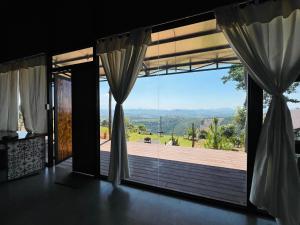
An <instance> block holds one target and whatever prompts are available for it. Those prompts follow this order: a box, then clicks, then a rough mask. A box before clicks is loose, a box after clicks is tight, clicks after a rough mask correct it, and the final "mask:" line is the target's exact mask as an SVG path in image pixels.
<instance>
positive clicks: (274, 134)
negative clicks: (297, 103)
mask: <svg viewBox="0 0 300 225" xmlns="http://www.w3.org/2000/svg"><path fill="white" fill-rule="evenodd" d="M299 8H300V1H298V0H295V1H291V0H278V1H268V2H266V3H263V4H260V5H249V6H246V7H244V8H243V9H241V8H239V7H238V6H230V7H225V8H220V9H217V10H216V18H217V23H218V26H219V27H220V28H221V29H222V31H223V33H224V35H225V37H226V38H227V40H228V42H229V43H230V45H231V47H232V48H233V50H234V51H235V53H236V54H237V55H238V57H239V58H240V60H241V61H242V63H243V64H244V65H245V66H246V68H247V70H248V71H249V73H250V76H251V77H252V78H253V79H254V80H255V81H256V83H257V84H258V85H260V87H261V88H263V89H264V90H265V91H267V92H268V93H269V94H271V95H272V101H271V104H270V107H269V109H268V112H267V114H266V117H265V120H264V124H263V128H262V131H261V135H260V139H259V143H258V147H257V150H256V158H255V166H254V173H253V181H252V187H251V195H250V201H251V202H252V203H253V204H254V205H256V206H257V207H258V208H261V209H265V210H267V211H268V212H269V214H271V215H272V216H274V217H275V218H276V220H277V222H278V224H282V225H299V224H300V177H299V172H298V170H297V167H296V161H295V142H294V135H293V126H292V120H291V115H290V111H289V109H288V106H287V103H286V99H285V97H284V96H283V92H284V91H285V90H286V89H287V88H288V87H289V86H290V85H291V84H292V83H293V82H294V81H295V80H296V78H297V77H298V76H299V75H300V10H299ZM249 141H251V140H249Z"/></svg>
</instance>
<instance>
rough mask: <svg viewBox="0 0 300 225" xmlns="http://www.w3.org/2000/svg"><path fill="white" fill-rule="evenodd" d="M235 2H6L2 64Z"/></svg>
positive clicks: (3, 4) (2, 16)
mask: <svg viewBox="0 0 300 225" xmlns="http://www.w3.org/2000/svg"><path fill="white" fill-rule="evenodd" d="M234 2H241V1H240V0H210V1H205V2H204V1H198V2H197V3H196V2H195V1H188V0H187V1H185V2H184V4H183V3H182V2H181V3H178V2H176V1H170V2H169V3H168V4H161V2H154V1H152V2H146V1H145V2H141V1H140V2H137V3H136V1H132V2H129V1H118V2H116V1H101V0H98V1H92V0H85V1H57V2H56V1H16V0H10V1H5V0H4V1H1V14H0V21H1V27H0V29H1V31H2V32H1V36H2V37H1V39H2V40H1V42H0V62H4V61H8V60H11V59H16V58H20V57H25V56H29V55H33V54H37V53H40V52H52V53H59V52H63V51H68V50H71V49H80V48H84V47H87V46H89V45H91V44H93V41H94V40H96V39H97V38H100V37H105V36H108V35H111V34H116V33H122V32H126V31H129V30H131V29H134V28H137V27H142V26H150V25H153V24H161V23H165V22H168V21H172V20H176V19H180V18H184V17H187V16H191V15H195V14H198V13H201V12H206V11H209V10H212V9H214V8H216V7H219V6H222V5H227V4H231V3H234ZM116 18H117V19H116ZM203 18H204V19H205V15H204V16H203ZM206 19H207V18H206ZM178 32H179V31H178Z"/></svg>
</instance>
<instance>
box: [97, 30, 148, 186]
mask: <svg viewBox="0 0 300 225" xmlns="http://www.w3.org/2000/svg"><path fill="white" fill-rule="evenodd" d="M150 42H151V30H147V29H139V30H135V31H133V32H131V33H130V34H129V36H128V35H127V36H121V37H119V36H114V37H110V38H107V39H102V40H99V41H98V47H97V51H98V52H97V53H98V55H99V56H100V58H101V62H102V65H103V67H104V71H105V74H106V78H107V81H108V83H109V86H110V90H111V92H112V95H113V97H114V99H115V101H116V106H115V112H114V119H113V128H112V139H111V152H110V164H109V173H108V179H109V180H110V181H112V182H113V184H115V185H117V184H119V183H120V181H121V179H124V178H128V177H129V168H128V159H127V145H126V137H125V127H124V112H123V106H122V104H123V102H124V101H125V100H126V98H127V96H128V95H129V93H130V91H131V89H132V87H133V85H134V83H135V81H136V79H137V76H138V74H139V72H140V70H141V68H142V64H143V60H144V57H145V54H146V50H147V46H148V44H150Z"/></svg>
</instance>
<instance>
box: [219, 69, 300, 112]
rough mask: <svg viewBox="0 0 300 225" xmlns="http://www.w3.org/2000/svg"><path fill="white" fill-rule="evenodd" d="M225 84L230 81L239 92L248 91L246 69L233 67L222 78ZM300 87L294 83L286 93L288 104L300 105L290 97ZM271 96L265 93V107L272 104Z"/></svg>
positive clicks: (297, 83)
mask: <svg viewBox="0 0 300 225" xmlns="http://www.w3.org/2000/svg"><path fill="white" fill-rule="evenodd" d="M222 81H223V84H226V83H227V82H229V81H232V82H235V83H236V86H235V87H236V89H237V90H244V91H246V82H245V75H244V67H243V66H240V65H232V66H231V67H230V69H229V72H228V74H227V75H224V76H223V77H222ZM299 85H300V83H299V82H294V83H293V84H292V85H291V86H290V87H289V88H288V89H287V90H286V92H285V95H284V96H285V98H286V100H287V102H291V103H298V102H300V101H299V99H295V98H290V97H289V96H288V95H290V94H292V93H295V92H296V89H297V87H298V86H299ZM271 99H272V98H271V95H270V94H268V93H267V92H265V91H264V93H263V100H264V107H267V106H269V104H270V102H271Z"/></svg>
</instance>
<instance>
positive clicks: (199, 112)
mask: <svg viewBox="0 0 300 225" xmlns="http://www.w3.org/2000/svg"><path fill="white" fill-rule="evenodd" d="M124 111H125V114H126V117H130V118H134V119H138V118H143V119H145V118H159V117H160V116H162V117H166V116H167V117H187V118H212V117H231V116H233V115H234V112H235V110H234V109H232V108H217V109H172V110H166V109H160V110H156V109H125V110H124ZM100 114H101V117H102V118H101V120H102V119H106V118H107V117H108V109H100Z"/></svg>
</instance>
